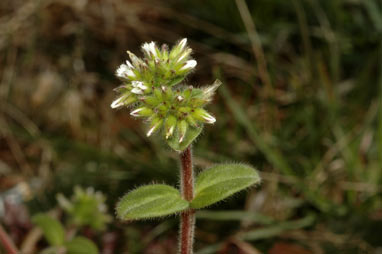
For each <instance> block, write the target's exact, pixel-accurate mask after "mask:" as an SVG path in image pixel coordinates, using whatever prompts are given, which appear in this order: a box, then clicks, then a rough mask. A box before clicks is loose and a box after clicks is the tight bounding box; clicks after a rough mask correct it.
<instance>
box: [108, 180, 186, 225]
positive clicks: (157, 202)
mask: <svg viewBox="0 0 382 254" xmlns="http://www.w3.org/2000/svg"><path fill="white" fill-rule="evenodd" d="M188 206H189V204H188V202H187V201H185V200H183V199H182V197H181V196H180V193H179V191H178V190H177V189H175V188H173V187H171V186H168V185H165V184H154V185H146V186H143V187H139V188H138V189H136V190H133V191H131V192H130V193H128V194H126V195H125V196H124V197H123V198H122V199H121V201H120V202H119V203H118V205H117V208H116V210H117V215H118V217H119V218H120V219H123V220H136V219H145V218H153V217H160V216H165V215H170V214H173V213H176V212H180V211H183V210H185V209H187V208H188Z"/></svg>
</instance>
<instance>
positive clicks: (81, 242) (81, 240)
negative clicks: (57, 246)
mask: <svg viewBox="0 0 382 254" xmlns="http://www.w3.org/2000/svg"><path fill="white" fill-rule="evenodd" d="M65 246H66V250H67V254H98V248H97V245H95V244H94V243H93V242H92V241H90V240H89V239H87V238H85V237H82V236H77V237H75V238H73V239H72V240H71V241H70V242H67V243H66V244H65Z"/></svg>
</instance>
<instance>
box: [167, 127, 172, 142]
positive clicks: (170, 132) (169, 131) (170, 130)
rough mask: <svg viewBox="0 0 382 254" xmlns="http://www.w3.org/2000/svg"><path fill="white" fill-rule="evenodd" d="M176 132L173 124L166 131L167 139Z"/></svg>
mask: <svg viewBox="0 0 382 254" xmlns="http://www.w3.org/2000/svg"><path fill="white" fill-rule="evenodd" d="M173 133H174V126H172V127H171V128H170V129H169V130H168V132H167V133H166V139H168V138H169V137H170V136H171V135H172V134H173Z"/></svg>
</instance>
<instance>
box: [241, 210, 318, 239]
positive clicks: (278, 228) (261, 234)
mask: <svg viewBox="0 0 382 254" xmlns="http://www.w3.org/2000/svg"><path fill="white" fill-rule="evenodd" d="M314 221H315V216H314V215H308V216H306V217H304V218H302V219H299V220H294V221H287V222H281V223H279V224H277V225H273V226H269V227H264V228H259V229H255V230H251V231H248V232H245V233H242V234H240V235H239V237H240V238H242V239H243V240H247V241H254V240H259V239H265V238H271V237H275V236H278V235H280V234H281V233H283V232H284V231H287V230H294V229H300V228H305V227H308V226H311V225H312V224H313V223H314Z"/></svg>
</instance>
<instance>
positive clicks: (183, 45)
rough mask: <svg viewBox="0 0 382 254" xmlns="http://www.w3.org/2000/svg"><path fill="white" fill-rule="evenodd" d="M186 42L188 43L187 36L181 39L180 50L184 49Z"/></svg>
mask: <svg viewBox="0 0 382 254" xmlns="http://www.w3.org/2000/svg"><path fill="white" fill-rule="evenodd" d="M186 44H187V38H184V39H183V40H181V41H180V42H179V49H180V50H183V49H184V47H185V46H186Z"/></svg>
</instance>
